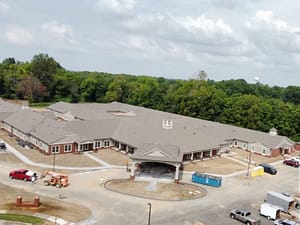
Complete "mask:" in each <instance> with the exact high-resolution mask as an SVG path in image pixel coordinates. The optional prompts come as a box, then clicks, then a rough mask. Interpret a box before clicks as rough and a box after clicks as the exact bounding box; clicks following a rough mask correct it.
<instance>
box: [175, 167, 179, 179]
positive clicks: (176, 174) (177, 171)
mask: <svg viewBox="0 0 300 225" xmlns="http://www.w3.org/2000/svg"><path fill="white" fill-rule="evenodd" d="M175 167H176V172H175V183H178V182H179V165H176V166H175Z"/></svg>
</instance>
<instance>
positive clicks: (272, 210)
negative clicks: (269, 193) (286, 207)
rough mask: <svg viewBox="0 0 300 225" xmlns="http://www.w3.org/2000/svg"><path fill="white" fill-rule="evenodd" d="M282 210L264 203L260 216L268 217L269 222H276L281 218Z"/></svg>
mask: <svg viewBox="0 0 300 225" xmlns="http://www.w3.org/2000/svg"><path fill="white" fill-rule="evenodd" d="M281 210H282V208H281V207H279V206H275V205H272V204H269V203H263V204H261V206H260V211H259V214H260V215H262V216H265V217H267V219H268V220H271V219H272V220H276V219H278V218H280V212H281Z"/></svg>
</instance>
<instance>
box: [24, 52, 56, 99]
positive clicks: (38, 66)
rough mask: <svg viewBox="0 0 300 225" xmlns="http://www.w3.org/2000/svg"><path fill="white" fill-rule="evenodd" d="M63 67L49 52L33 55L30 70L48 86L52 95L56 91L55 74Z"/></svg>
mask: <svg viewBox="0 0 300 225" xmlns="http://www.w3.org/2000/svg"><path fill="white" fill-rule="evenodd" d="M60 68H62V67H61V66H60V65H59V63H58V62H56V61H55V60H54V58H52V57H49V56H48V55H47V54H38V55H35V56H33V59H32V61H31V67H30V71H31V73H32V74H33V76H34V77H36V78H37V79H39V80H40V81H41V82H42V84H43V85H44V86H45V87H47V89H48V91H49V93H50V97H52V96H53V95H54V93H55V91H54V90H53V89H55V86H54V74H55V73H56V72H57V70H58V69H60Z"/></svg>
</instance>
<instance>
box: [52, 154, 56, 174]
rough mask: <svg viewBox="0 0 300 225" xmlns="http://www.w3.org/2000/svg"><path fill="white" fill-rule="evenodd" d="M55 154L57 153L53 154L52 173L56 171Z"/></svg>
mask: <svg viewBox="0 0 300 225" xmlns="http://www.w3.org/2000/svg"><path fill="white" fill-rule="evenodd" d="M55 154H56V151H54V152H53V167H52V171H55Z"/></svg>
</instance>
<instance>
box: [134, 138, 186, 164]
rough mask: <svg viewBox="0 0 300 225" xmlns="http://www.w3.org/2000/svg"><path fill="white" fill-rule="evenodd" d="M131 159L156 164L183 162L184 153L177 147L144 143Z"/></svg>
mask: <svg viewBox="0 0 300 225" xmlns="http://www.w3.org/2000/svg"><path fill="white" fill-rule="evenodd" d="M131 158H132V159H143V160H152V161H156V162H181V160H182V152H181V151H180V149H179V147H178V146H175V145H161V144H153V143H142V144H141V145H139V146H138V151H135V152H134V154H133V155H132V156H131Z"/></svg>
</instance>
